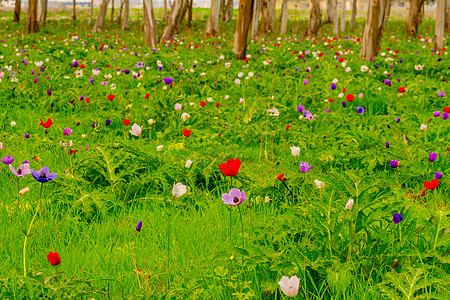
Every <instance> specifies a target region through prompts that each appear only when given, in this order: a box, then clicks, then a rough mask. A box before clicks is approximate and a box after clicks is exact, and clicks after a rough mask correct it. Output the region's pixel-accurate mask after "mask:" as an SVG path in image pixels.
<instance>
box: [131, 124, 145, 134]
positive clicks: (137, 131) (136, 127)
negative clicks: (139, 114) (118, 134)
mask: <svg viewBox="0 0 450 300" xmlns="http://www.w3.org/2000/svg"><path fill="white" fill-rule="evenodd" d="M130 133H131V134H132V135H134V136H140V135H141V134H142V127H141V126H139V125H138V124H136V123H134V124H133V126H131V130H130Z"/></svg>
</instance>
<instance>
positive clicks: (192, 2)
mask: <svg viewBox="0 0 450 300" xmlns="http://www.w3.org/2000/svg"><path fill="white" fill-rule="evenodd" d="M219 1H221V0H219ZM221 2H222V1H221ZM192 6H194V0H189V9H188V22H187V23H188V27H189V28H191V24H192ZM219 13H220V10H219Z"/></svg>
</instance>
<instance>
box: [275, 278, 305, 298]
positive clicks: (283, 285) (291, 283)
mask: <svg viewBox="0 0 450 300" xmlns="http://www.w3.org/2000/svg"><path fill="white" fill-rule="evenodd" d="M299 283H300V279H299V278H298V277H297V276H295V275H294V276H292V277H291V278H288V277H286V276H283V277H281V280H280V281H279V282H278V284H279V285H280V289H281V291H282V292H283V293H284V294H285V295H286V296H288V297H295V296H296V295H297V294H298V285H299Z"/></svg>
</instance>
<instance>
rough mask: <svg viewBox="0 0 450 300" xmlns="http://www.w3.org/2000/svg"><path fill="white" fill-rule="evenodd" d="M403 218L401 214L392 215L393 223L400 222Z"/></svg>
mask: <svg viewBox="0 0 450 300" xmlns="http://www.w3.org/2000/svg"><path fill="white" fill-rule="evenodd" d="M403 219H404V218H403V216H402V215H401V214H397V213H395V214H394V215H393V216H392V220H393V221H394V223H395V224H398V223H400V222H401V221H402V220H403Z"/></svg>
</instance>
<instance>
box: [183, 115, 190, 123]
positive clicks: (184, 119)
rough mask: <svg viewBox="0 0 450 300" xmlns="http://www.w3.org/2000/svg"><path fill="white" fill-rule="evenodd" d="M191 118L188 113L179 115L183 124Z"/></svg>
mask: <svg viewBox="0 0 450 300" xmlns="http://www.w3.org/2000/svg"><path fill="white" fill-rule="evenodd" d="M190 117H191V116H190V115H189V114H188V113H183V114H182V115H181V120H183V121H184V122H186V120H187V119H189V118H190Z"/></svg>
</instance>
